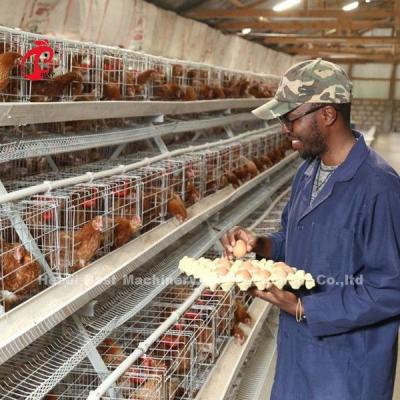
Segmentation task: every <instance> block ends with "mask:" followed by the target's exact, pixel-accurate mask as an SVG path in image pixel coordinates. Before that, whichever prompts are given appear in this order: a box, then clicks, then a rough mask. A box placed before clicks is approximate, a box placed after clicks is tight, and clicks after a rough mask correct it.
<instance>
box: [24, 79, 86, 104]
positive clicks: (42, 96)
mask: <svg viewBox="0 0 400 400" xmlns="http://www.w3.org/2000/svg"><path fill="white" fill-rule="evenodd" d="M73 82H75V83H77V84H78V85H80V83H81V82H82V75H81V74H79V73H77V72H67V73H66V74H63V75H59V76H56V77H54V78H52V79H49V80H43V81H33V82H32V89H31V101H34V102H37V101H41V102H47V101H57V100H59V98H60V97H61V96H62V95H63V93H64V91H65V89H66V88H67V87H68V86H69V85H70V84H72V83H73Z"/></svg>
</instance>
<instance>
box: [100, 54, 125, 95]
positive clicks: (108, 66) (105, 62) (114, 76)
mask: <svg viewBox="0 0 400 400" xmlns="http://www.w3.org/2000/svg"><path fill="white" fill-rule="evenodd" d="M124 55H125V52H124V51H123V50H121V49H116V48H111V47H110V48H108V47H102V49H101V78H100V79H101V99H102V100H122V86H123V82H124V62H125V57H124Z"/></svg>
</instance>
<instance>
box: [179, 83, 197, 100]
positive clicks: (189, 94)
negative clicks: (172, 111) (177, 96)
mask: <svg viewBox="0 0 400 400" xmlns="http://www.w3.org/2000/svg"><path fill="white" fill-rule="evenodd" d="M182 100H184V101H195V100H197V94H196V91H195V90H194V87H193V86H182Z"/></svg>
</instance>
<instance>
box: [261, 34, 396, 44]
mask: <svg viewBox="0 0 400 400" xmlns="http://www.w3.org/2000/svg"><path fill="white" fill-rule="evenodd" d="M314 42H322V43H324V44H329V43H338V44H345V45H354V44H359V45H362V44H377V45H396V44H398V43H399V42H400V38H394V37H390V36H300V35H293V36H292V35H290V36H285V35H269V36H267V37H265V38H264V43H265V44H304V43H314Z"/></svg>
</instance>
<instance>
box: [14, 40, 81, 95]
mask: <svg viewBox="0 0 400 400" xmlns="http://www.w3.org/2000/svg"><path fill="white" fill-rule="evenodd" d="M24 49H25V54H24V57H23V58H22V59H21V63H22V64H23V69H24V73H25V77H26V78H28V79H26V80H25V90H24V94H25V96H26V99H27V100H28V101H32V102H54V101H69V100H71V96H72V97H73V96H74V94H75V93H76V94H79V92H80V89H81V87H82V85H83V83H82V76H81V75H80V74H79V73H77V72H76V71H74V70H72V68H71V65H69V63H68V57H67V55H68V54H67V52H66V42H64V41H61V40H57V39H45V38H44V37H41V36H39V35H33V34H29V35H27V40H26V43H25V46H24ZM34 75H35V79H31V77H33V76H34ZM36 75H38V77H39V79H36Z"/></svg>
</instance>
